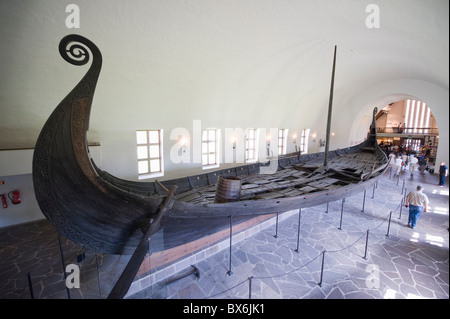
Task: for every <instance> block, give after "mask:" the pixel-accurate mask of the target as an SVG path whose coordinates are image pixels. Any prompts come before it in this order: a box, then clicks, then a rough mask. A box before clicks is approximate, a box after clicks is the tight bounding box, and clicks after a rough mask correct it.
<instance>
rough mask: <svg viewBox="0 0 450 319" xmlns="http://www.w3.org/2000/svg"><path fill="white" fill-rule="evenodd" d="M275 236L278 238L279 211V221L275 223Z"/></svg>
mask: <svg viewBox="0 0 450 319" xmlns="http://www.w3.org/2000/svg"><path fill="white" fill-rule="evenodd" d="M273 237H275V238H278V213H277V221H276V223H275V236H273Z"/></svg>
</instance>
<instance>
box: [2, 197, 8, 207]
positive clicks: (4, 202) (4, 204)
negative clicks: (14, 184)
mask: <svg viewBox="0 0 450 319" xmlns="http://www.w3.org/2000/svg"><path fill="white" fill-rule="evenodd" d="M2 204H3V208H8V203H7V202H6V196H5V194H2Z"/></svg>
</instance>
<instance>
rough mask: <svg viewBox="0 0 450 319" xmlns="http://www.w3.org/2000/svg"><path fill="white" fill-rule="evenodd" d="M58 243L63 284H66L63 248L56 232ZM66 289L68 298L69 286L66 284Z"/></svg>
mask: <svg viewBox="0 0 450 319" xmlns="http://www.w3.org/2000/svg"><path fill="white" fill-rule="evenodd" d="M58 243H59V253H60V254H61V262H62V266H63V274H64V284H66V280H67V273H66V262H65V261H64V253H63V249H62V244H61V236H60V235H59V233H58ZM66 291H67V298H68V299H70V291H69V288H68V287H67V285H66Z"/></svg>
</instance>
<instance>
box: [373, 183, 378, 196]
mask: <svg viewBox="0 0 450 319" xmlns="http://www.w3.org/2000/svg"><path fill="white" fill-rule="evenodd" d="M377 184H378V181H377V182H376V184H374V185H373V190H372V198H375V188H377V187H378V186H377Z"/></svg>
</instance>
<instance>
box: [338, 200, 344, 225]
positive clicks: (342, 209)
mask: <svg viewBox="0 0 450 319" xmlns="http://www.w3.org/2000/svg"><path fill="white" fill-rule="evenodd" d="M344 203H345V198H343V199H342V206H341V221H340V222H339V230H342V215H343V214H344Z"/></svg>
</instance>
